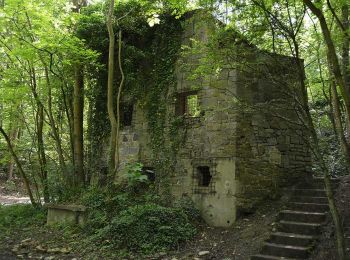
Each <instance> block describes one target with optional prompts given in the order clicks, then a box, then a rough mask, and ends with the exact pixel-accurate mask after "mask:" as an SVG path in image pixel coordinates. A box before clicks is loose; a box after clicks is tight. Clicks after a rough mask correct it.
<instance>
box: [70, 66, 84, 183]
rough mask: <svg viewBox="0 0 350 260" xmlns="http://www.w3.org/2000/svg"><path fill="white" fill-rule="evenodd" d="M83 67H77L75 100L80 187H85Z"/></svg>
mask: <svg viewBox="0 0 350 260" xmlns="http://www.w3.org/2000/svg"><path fill="white" fill-rule="evenodd" d="M82 70H83V67H82V66H81V65H76V66H75V85H74V95H73V96H74V100H73V111H74V112H73V115H74V120H73V123H74V127H73V140H74V172H75V178H74V179H75V180H76V184H77V185H78V186H84V182H85V177H84V139H83V132H84V129H83V119H84V73H83V71H82Z"/></svg>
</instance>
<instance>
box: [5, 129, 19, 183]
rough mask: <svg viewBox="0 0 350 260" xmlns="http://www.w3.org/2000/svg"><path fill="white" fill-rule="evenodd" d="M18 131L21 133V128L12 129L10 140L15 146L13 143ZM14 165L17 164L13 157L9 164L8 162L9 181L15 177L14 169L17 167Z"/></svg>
mask: <svg viewBox="0 0 350 260" xmlns="http://www.w3.org/2000/svg"><path fill="white" fill-rule="evenodd" d="M18 133H19V129H18V128H15V129H13V130H12V131H11V134H10V141H11V143H12V146H14V144H13V143H14V142H15V141H16V139H17V136H18ZM14 166H15V162H14V160H13V158H12V157H11V159H10V161H9V164H8V172H7V180H8V181H10V180H12V179H13V171H14V168H15V167H14Z"/></svg>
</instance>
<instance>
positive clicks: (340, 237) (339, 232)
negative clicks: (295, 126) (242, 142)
mask: <svg viewBox="0 0 350 260" xmlns="http://www.w3.org/2000/svg"><path fill="white" fill-rule="evenodd" d="M305 1H308V0H304V2H305ZM293 44H294V47H295V53H296V59H297V65H298V70H299V81H300V85H301V87H302V90H303V96H304V97H303V98H304V100H303V102H302V104H304V107H303V108H301V109H300V110H301V113H302V115H303V118H304V120H305V124H306V126H307V127H308V129H309V131H310V134H311V140H312V143H313V145H312V147H313V152H314V154H315V155H316V159H317V161H318V162H319V165H320V166H321V170H322V175H323V178H324V184H325V189H326V194H327V199H328V204H329V209H330V211H331V215H332V219H333V223H334V226H335V232H336V237H337V249H338V250H337V251H338V256H339V260H345V241H344V231H343V227H342V225H341V221H340V215H339V212H338V209H337V207H336V204H335V201H334V194H333V190H332V185H331V180H330V174H329V171H328V169H327V167H326V164H325V162H324V159H323V156H322V153H321V149H320V147H319V140H318V137H317V133H316V131H315V126H314V123H313V121H312V117H311V114H310V109H309V107H308V102H307V100H308V95H307V86H306V85H305V81H304V66H303V63H302V62H301V60H300V56H299V46H298V43H297V41H296V38H295V37H294V38H293Z"/></svg>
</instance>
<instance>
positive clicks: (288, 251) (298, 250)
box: [261, 243, 310, 259]
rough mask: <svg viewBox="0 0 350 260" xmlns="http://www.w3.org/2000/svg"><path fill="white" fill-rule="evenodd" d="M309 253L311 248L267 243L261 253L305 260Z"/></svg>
mask: <svg viewBox="0 0 350 260" xmlns="http://www.w3.org/2000/svg"><path fill="white" fill-rule="evenodd" d="M309 251H310V248H309V247H303V246H290V245H281V244H274V243H265V244H264V246H263V249H262V251H261V252H262V253H263V254H267V255H273V256H281V257H289V258H301V259H305V258H307V257H308V255H309Z"/></svg>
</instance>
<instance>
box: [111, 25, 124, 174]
mask: <svg viewBox="0 0 350 260" xmlns="http://www.w3.org/2000/svg"><path fill="white" fill-rule="evenodd" d="M118 63H119V71H120V75H121V80H120V84H119V89H118V96H117V133H116V155H115V166H114V167H115V169H114V173H115V172H116V171H117V169H118V167H119V159H120V158H119V157H120V156H119V129H120V100H121V95H122V90H123V85H124V80H125V76H124V71H123V65H122V30H121V29H119V33H118ZM113 177H114V176H113ZM113 179H114V178H113Z"/></svg>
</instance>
